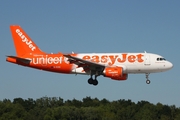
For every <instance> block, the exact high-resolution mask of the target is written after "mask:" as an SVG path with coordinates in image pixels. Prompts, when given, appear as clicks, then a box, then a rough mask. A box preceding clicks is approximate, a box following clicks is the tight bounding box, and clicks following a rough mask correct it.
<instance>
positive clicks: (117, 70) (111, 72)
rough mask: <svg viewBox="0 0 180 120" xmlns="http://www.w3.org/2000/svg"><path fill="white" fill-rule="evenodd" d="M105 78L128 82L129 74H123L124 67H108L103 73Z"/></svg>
mask: <svg viewBox="0 0 180 120" xmlns="http://www.w3.org/2000/svg"><path fill="white" fill-rule="evenodd" d="M103 73H104V76H105V77H109V78H111V79H113V80H127V78H128V74H123V68H122V67H107V68H105V69H104V71H103Z"/></svg>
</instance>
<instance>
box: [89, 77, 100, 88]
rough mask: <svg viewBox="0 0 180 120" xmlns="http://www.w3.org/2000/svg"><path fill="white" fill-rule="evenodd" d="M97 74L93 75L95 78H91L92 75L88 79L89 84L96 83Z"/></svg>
mask: <svg viewBox="0 0 180 120" xmlns="http://www.w3.org/2000/svg"><path fill="white" fill-rule="evenodd" d="M96 78H97V76H96V75H95V79H93V78H92V76H91V77H90V78H89V79H88V83H89V84H91V85H94V86H96V85H98V81H97V79H96Z"/></svg>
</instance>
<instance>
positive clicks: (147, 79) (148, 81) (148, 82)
mask: <svg viewBox="0 0 180 120" xmlns="http://www.w3.org/2000/svg"><path fill="white" fill-rule="evenodd" d="M146 83H147V84H150V83H151V81H150V80H149V73H146Z"/></svg>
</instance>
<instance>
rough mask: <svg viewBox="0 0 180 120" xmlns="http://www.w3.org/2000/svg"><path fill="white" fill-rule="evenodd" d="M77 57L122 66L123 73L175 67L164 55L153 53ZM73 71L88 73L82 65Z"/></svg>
mask: <svg viewBox="0 0 180 120" xmlns="http://www.w3.org/2000/svg"><path fill="white" fill-rule="evenodd" d="M77 57H78V58H81V59H84V60H88V61H91V62H95V63H98V64H102V65H104V66H107V67H110V66H112V67H113V66H118V67H122V68H123V73H127V74H129V73H134V74H136V73H156V72H163V71H167V70H169V69H171V68H172V67H173V64H172V63H171V62H169V61H166V60H165V59H164V58H163V57H162V56H160V55H157V54H152V53H91V54H85V53H84V54H78V55H77ZM72 73H76V74H87V73H85V72H84V71H83V68H82V67H80V68H76V67H75V68H74V69H73V70H72Z"/></svg>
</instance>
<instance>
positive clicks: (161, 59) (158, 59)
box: [157, 58, 166, 61]
mask: <svg viewBox="0 0 180 120" xmlns="http://www.w3.org/2000/svg"><path fill="white" fill-rule="evenodd" d="M157 61H166V59H165V58H157Z"/></svg>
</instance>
